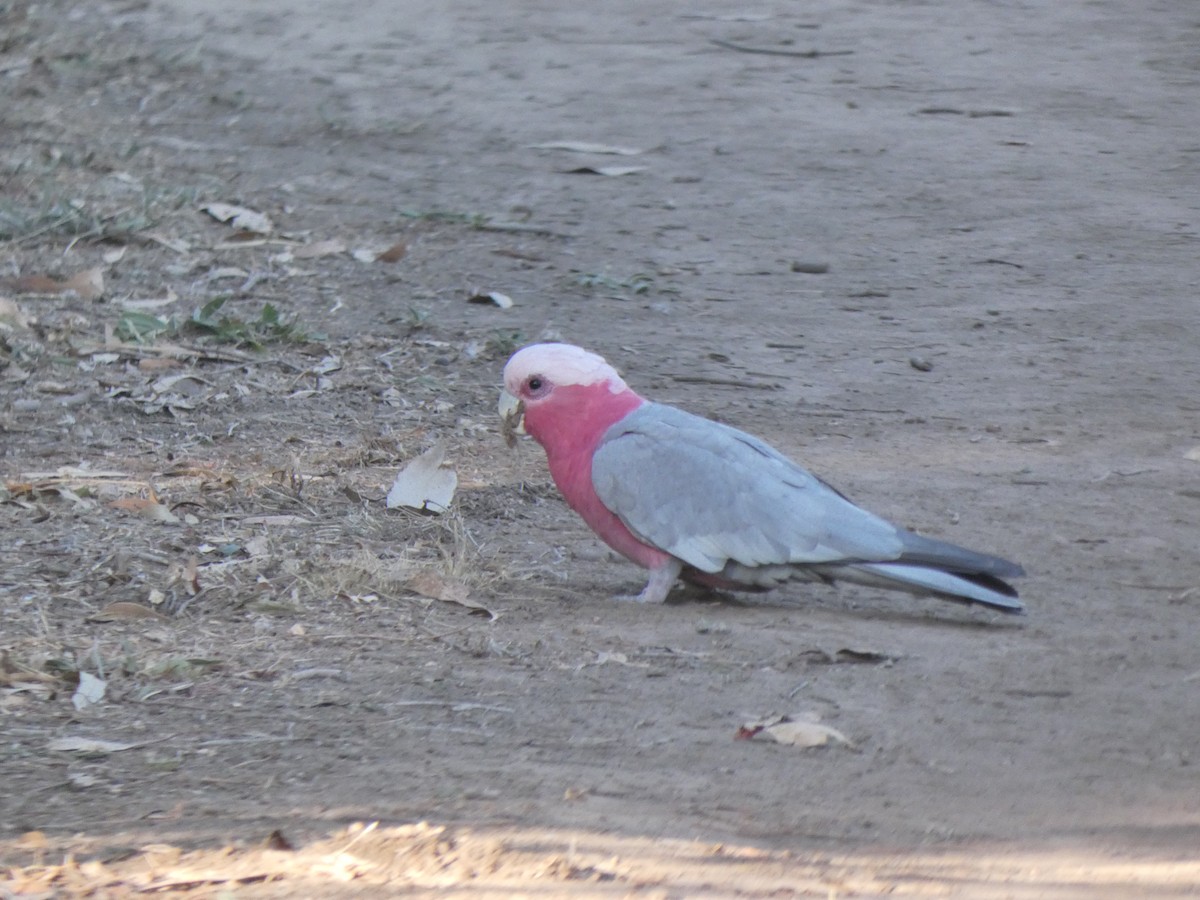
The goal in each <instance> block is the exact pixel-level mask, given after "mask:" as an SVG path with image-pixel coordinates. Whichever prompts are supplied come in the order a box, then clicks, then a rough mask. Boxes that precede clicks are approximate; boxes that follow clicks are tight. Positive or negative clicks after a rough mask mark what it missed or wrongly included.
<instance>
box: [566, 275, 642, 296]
mask: <svg viewBox="0 0 1200 900" xmlns="http://www.w3.org/2000/svg"><path fill="white" fill-rule="evenodd" d="M575 282H576V284H578V285H579V286H580V287H585V288H588V289H589V290H595V289H596V288H603V289H604V290H608V291H616V292H622V293H623V292H628V293H630V294H645V293H648V292H649V290H650V288H652V287H654V277H653V276H651V275H646V274H644V273H642V272H636V273H634V274H633V275H630V276H629V277H628V278H613V277H612V276H611V275H603V274H599V273H594V272H584V273H582V274H580V275H579V276H578V277H577V278H576V279H575Z"/></svg>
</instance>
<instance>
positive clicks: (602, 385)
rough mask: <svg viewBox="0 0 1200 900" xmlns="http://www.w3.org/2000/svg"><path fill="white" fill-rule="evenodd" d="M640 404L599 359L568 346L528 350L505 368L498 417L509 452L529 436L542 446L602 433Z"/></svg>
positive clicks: (538, 345) (635, 395)
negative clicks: (553, 435)
mask: <svg viewBox="0 0 1200 900" xmlns="http://www.w3.org/2000/svg"><path fill="white" fill-rule="evenodd" d="M642 402H643V401H642V400H641V398H640V397H638V396H637V394H635V393H634V392H633V391H632V390H630V388H629V386H628V385H627V384H626V383H625V382H624V381H623V380H622V378H621V376H620V375H618V374H617V370H616V369H614V368H613V367H612V366H610V365H609V364H608V363H607V362H605V360H604V358H603V357H602V356H598V355H596V354H595V353H591V352H589V351H587V350H584V349H583V348H582V347H576V346H573V345H571V344H531V345H530V346H528V347H524V348H522V349H521V350H518V351H517V352H516V353H514V354H513V355H512V357H511V358H510V359H509V360H508V363H507V365H505V367H504V391H503V393H502V394H501V395H500V417H501V419H503V421H504V424H503V427H502V430H503V433H504V437H505V439H506V440H507V441H508V444H509V446H512V445H513V444H514V443H515V441H516V437H515V436H516V435H518V434H525V433H526V431H528V433H529V434H531V435H533V437H534V438H535V439H536V440H538V441H539V442H540V443H542V444H545V443H546V440H545V438H546V437H548V436H549V434H550V432H551V431H556V432H557V431H563V430H568V429H573V430H575V431H580V430H591V428H590V426H598V425H599V424H601V422H602V420H608V421H603V426H604V428H607V427H608V425H611V424H612V422H614V421H616V420H617V419H619V418H620V417H621V416H623V415H625V414H626V413H627V412H629V411H630V410H631V409H633V408H634V407H636V406H638V405H640V404H641V403H642Z"/></svg>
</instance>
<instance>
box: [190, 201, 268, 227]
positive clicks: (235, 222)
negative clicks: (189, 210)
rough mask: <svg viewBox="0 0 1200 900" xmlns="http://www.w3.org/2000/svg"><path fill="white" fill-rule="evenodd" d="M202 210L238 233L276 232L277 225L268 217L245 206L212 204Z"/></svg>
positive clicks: (201, 208)
mask: <svg viewBox="0 0 1200 900" xmlns="http://www.w3.org/2000/svg"><path fill="white" fill-rule="evenodd" d="M200 210H201V211H202V212H206V213H208V214H209V215H210V216H212V217H213V218H214V219H216V220H217V221H218V222H224V223H225V224H226V225H229V226H231V227H233V228H236V229H237V230H238V231H250V232H253V233H254V234H270V233H271V232H272V231H274V230H275V224H274V223H273V222H272V221H271V220H270V219H269V218H268V217H267V216H266V215H264V214H263V213H260V212H258V211H257V210H253V209H248V208H247V207H245V206H235V205H233V204H231V203H210V204H208V205H207V206H202V207H200Z"/></svg>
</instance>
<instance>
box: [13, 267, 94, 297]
mask: <svg viewBox="0 0 1200 900" xmlns="http://www.w3.org/2000/svg"><path fill="white" fill-rule="evenodd" d="M12 288H13V290H15V291H17V292H18V293H22V294H76V295H77V296H78V297H79V299H80V300H98V299H100V298H101V297H102V296H104V267H103V266H97V267H95V268H92V269H84V270H83V271H82V272H76V273H75V274H74V275H72V276H71V277H70V278H67V279H65V280H63V281H59V280H58V279H57V278H50V277H49V276H47V275H26V276H25V277H23V278H18V279H17V280H16V281H14V282H12Z"/></svg>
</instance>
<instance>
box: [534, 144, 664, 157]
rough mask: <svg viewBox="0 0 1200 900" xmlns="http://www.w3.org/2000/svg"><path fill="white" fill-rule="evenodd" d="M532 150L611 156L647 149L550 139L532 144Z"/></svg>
mask: <svg viewBox="0 0 1200 900" xmlns="http://www.w3.org/2000/svg"><path fill="white" fill-rule="evenodd" d="M529 149H531V150H566V151H567V152H568V153H602V154H607V155H610V156H638V155H640V154H642V153H645V152H646V151H645V150H641V149H638V148H636V147H617V146H614V145H612V144H592V143H588V142H587V141H548V142H547V143H545V144H530V145H529Z"/></svg>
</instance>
